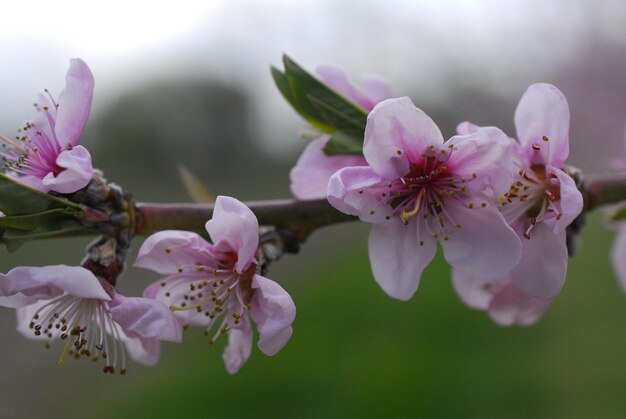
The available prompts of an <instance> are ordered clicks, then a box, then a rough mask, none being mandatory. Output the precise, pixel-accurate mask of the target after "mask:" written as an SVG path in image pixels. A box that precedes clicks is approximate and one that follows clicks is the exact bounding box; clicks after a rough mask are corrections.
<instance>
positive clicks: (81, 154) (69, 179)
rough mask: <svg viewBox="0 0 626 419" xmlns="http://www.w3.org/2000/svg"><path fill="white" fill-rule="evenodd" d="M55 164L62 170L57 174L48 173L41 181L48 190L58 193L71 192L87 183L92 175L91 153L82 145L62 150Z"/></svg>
mask: <svg viewBox="0 0 626 419" xmlns="http://www.w3.org/2000/svg"><path fill="white" fill-rule="evenodd" d="M56 164H57V165H58V166H59V167H62V168H63V169H64V170H63V171H62V172H61V173H59V174H58V175H56V176H54V174H53V173H48V175H46V176H45V177H44V178H43V179H42V180H41V183H42V184H43V185H45V186H46V187H47V188H48V189H49V190H52V191H55V192H60V193H65V194H67V193H73V192H76V191H78V190H80V189H82V188H84V187H85V186H87V185H88V184H89V182H90V181H91V178H92V177H93V166H92V165H91V155H90V154H89V151H87V149H86V148H85V147H83V146H80V145H78V146H75V147H74V148H72V149H71V150H63V151H62V152H61V153H59V156H58V157H57V160H56Z"/></svg>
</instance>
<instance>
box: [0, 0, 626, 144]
mask: <svg viewBox="0 0 626 419" xmlns="http://www.w3.org/2000/svg"><path fill="white" fill-rule="evenodd" d="M625 22H626V7H625V6H624V5H623V2H621V1H619V0H616V1H600V2H593V3H592V2H583V1H550V2H545V1H515V2H513V1H496V0H493V1H460V0H457V1H402V0H385V1H373V0H349V1H337V0H299V1H280V0H264V1H254V0H229V1H218V0H213V1H188V0H179V1H177V2H156V3H155V2H149V1H123V2H122V1H108V2H98V3H97V4H96V3H88V2H84V1H63V0H60V1H54V2H32V1H20V2H17V1H11V2H5V3H4V4H3V6H2V25H0V51H1V52H2V54H3V60H2V62H3V65H2V69H1V70H0V91H1V92H2V95H0V110H1V113H0V127H1V128H2V129H1V130H2V132H4V133H5V134H11V133H12V130H13V129H14V128H13V127H16V126H17V125H18V124H20V123H21V122H22V121H23V120H24V119H26V118H27V117H28V115H29V110H30V104H31V102H32V100H33V98H34V97H35V94H36V93H37V92H39V91H40V90H41V89H42V88H43V87H47V88H49V89H50V90H52V91H53V92H57V94H58V91H59V90H60V89H61V88H62V86H63V77H62V75H63V74H64V72H65V70H66V67H67V63H68V58H70V57H81V58H83V59H84V60H85V61H86V62H87V63H88V64H89V65H90V66H91V68H92V71H93V73H94V74H95V77H96V83H97V87H96V95H95V104H94V112H96V113H97V112H99V111H101V110H102V109H103V108H105V107H106V106H107V104H109V103H112V100H114V99H115V98H116V97H117V96H118V95H119V94H120V93H122V92H126V91H129V90H132V89H136V88H137V87H138V86H140V85H142V84H147V83H150V82H151V81H153V80H156V79H181V80H182V79H189V78H193V79H205V78H206V79H218V80H220V81H222V82H224V83H229V84H236V85H238V86H242V87H244V88H246V89H248V90H249V91H250V92H251V93H252V94H253V99H252V100H253V109H252V112H253V117H254V119H255V125H256V129H257V135H258V137H259V139H260V141H262V144H263V148H265V149H266V150H270V151H271V152H281V151H282V152H284V154H288V155H292V154H293V153H294V149H298V148H301V147H302V144H301V143H298V142H297V141H293V138H294V137H295V135H294V132H293V129H294V127H295V126H296V122H297V121H298V120H297V118H296V117H295V115H294V114H293V112H291V111H290V110H289V108H288V107H287V105H286V104H284V103H283V101H282V98H281V97H280V96H279V95H278V94H277V92H276V91H275V88H274V87H273V84H272V82H271V78H270V77H269V72H268V67H269V65H271V64H273V65H280V57H281V54H282V53H283V52H285V53H288V54H290V55H291V56H292V57H293V58H294V59H296V60H297V61H299V62H300V63H301V64H303V65H304V66H305V67H307V68H309V69H313V68H315V66H316V65H318V64H321V63H336V64H339V65H341V66H343V67H345V68H346V69H347V70H348V71H349V72H350V73H351V74H352V75H353V76H355V77H356V76H358V75H359V74H361V73H363V72H375V73H378V74H380V75H382V76H384V77H385V78H387V79H388V80H390V82H391V84H392V86H393V90H394V92H395V93H396V94H397V95H405V94H411V95H412V97H413V99H414V100H415V101H416V104H417V105H418V106H420V107H422V108H424V109H425V110H426V111H427V112H429V107H431V106H432V107H435V106H438V107H448V108H450V107H454V105H455V104H454V103H451V98H452V99H456V96H458V94H459V92H461V91H462V88H463V87H468V88H470V89H471V90H472V91H481V92H483V94H484V95H485V96H495V97H500V98H505V99H506V100H508V101H509V102H508V103H510V108H511V109H514V105H515V103H516V102H517V99H518V98H519V96H520V95H521V93H522V92H523V91H524V89H525V88H526V87H527V86H528V85H529V84H531V83H533V82H537V81H551V82H557V81H559V80H561V78H562V77H565V76H567V75H570V78H569V80H570V84H571V85H572V86H573V87H572V86H565V87H568V88H570V90H574V87H576V88H582V87H581V84H582V85H584V83H581V81H583V82H584V80H587V79H588V77H587V76H588V75H587V74H585V75H584V77H583V76H582V75H581V79H580V80H579V79H577V78H576V77H573V80H572V77H571V74H572V69H573V68H577V67H579V66H580V65H581V64H589V60H588V59H586V57H587V56H588V55H589V54H590V53H593V52H594V51H596V52H597V51H598V49H602V48H610V49H617V50H619V51H620V53H623V52H624V44H625V42H626V41H625V40H626V36H625V35H626V30H625V29H624V28H625V27H626V25H625V24H624V23H625ZM622 55H623V54H622ZM593 60H595V61H597V60H600V61H601V60H602V57H600V58H598V57H597V56H596V57H595V58H594V59H593ZM618 61H619V62H618V63H615V62H614V63H612V64H613V65H615V66H616V67H615V69H613V71H610V70H609V74H613V75H614V76H615V77H618V76H619V77H621V74H624V70H626V64H625V63H624V62H623V61H624V60H623V59H622V60H618ZM605 69H606V67H605ZM596 70H597V69H596ZM620 71H621V73H620ZM596 72H597V71H596ZM622 85H623V82H622ZM583 87H584V86H583ZM562 89H563V90H566V89H565V88H563V87H562ZM609 91H610V92H613V93H614V92H615V86H612V88H611V89H609ZM620 92H624V93H625V94H626V88H623V89H622V90H621V91H620ZM565 93H566V95H567V94H568V93H571V92H568V91H566V92H565ZM588 96H589V94H588V92H586V91H585V92H584V93H583V94H581V97H582V98H583V99H582V101H583V102H584V98H586V97H588ZM619 99H621V101H622V102H626V101H625V100H624V99H626V97H621V98H619ZM599 103H600V105H601V104H602V103H603V102H602V100H599ZM604 103H607V109H608V111H609V112H616V107H615V106H614V105H612V104H611V105H609V101H605V102H604ZM573 108H574V106H573ZM592 108H593V109H594V111H596V112H602V107H601V106H600V108H598V105H597V104H596V103H593V106H592ZM507 110H508V108H507ZM621 110H622V108H619V109H617V111H618V113H619V111H621ZM624 113H626V111H625V112H624ZM624 113H622V114H621V115H619V117H617V116H616V117H614V118H613V122H612V124H610V125H611V126H610V127H609V128H607V131H606V132H601V133H599V134H601V135H596V136H601V137H611V140H612V141H614V142H615V141H617V139H618V138H619V139H620V140H621V136H622V131H623V126H624V122H623V120H624V119H626V118H624ZM507 118H508V120H512V115H507ZM618 119H619V120H620V122H619V123H618ZM477 122H481V123H484V124H494V123H495V122H490V121H477ZM587 125H588V124H587ZM600 125H602V126H605V125H606V124H600ZM503 128H505V129H506V128H507V127H503ZM593 132H594V133H596V134H597V133H598V131H597V129H595V130H594V131H593ZM445 134H447V135H451V134H452V133H451V132H448V133H445ZM594 140H595V139H594ZM617 147H618V146H613V151H616V150H617ZM620 147H621V146H620ZM573 148H574V151H575V152H576V147H573ZM585 150H586V149H584V148H583V151H585Z"/></svg>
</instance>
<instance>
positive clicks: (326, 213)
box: [135, 199, 357, 242]
mask: <svg viewBox="0 0 626 419" xmlns="http://www.w3.org/2000/svg"><path fill="white" fill-rule="evenodd" d="M245 204H246V205H247V206H248V207H249V208H250V209H251V210H252V212H254V214H255V215H256V217H257V219H258V220H259V224H261V225H272V226H275V227H276V228H278V229H281V228H282V229H288V230H290V231H291V232H292V233H293V234H294V235H295V236H296V238H297V239H298V241H299V242H303V241H304V240H306V238H307V237H308V236H309V235H310V234H311V233H312V232H313V231H314V230H316V229H318V228H320V227H323V226H326V225H330V224H337V223H342V222H346V221H353V220H356V219H357V218H356V217H353V216H350V215H346V214H343V213H341V212H339V211H337V210H336V209H335V208H333V207H332V206H331V205H330V204H329V203H328V201H327V200H326V199H317V200H311V201H296V200H287V199H285V200H273V201H256V202H254V201H253V202H246V203H245ZM212 215H213V205H211V204H159V203H150V202H139V203H137V204H136V213H135V234H150V233H152V232H154V231H157V230H169V229H175V230H190V231H199V232H201V231H204V225H205V223H206V222H207V220H209V219H210V218H211V217H212Z"/></svg>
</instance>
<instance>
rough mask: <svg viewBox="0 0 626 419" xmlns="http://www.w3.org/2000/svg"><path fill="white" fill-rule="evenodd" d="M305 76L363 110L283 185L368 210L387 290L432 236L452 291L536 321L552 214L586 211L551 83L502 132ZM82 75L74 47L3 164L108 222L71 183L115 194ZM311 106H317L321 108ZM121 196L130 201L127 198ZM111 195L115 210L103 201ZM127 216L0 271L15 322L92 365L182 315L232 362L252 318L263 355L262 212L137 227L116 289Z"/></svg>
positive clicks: (272, 291) (154, 340)
mask: <svg viewBox="0 0 626 419" xmlns="http://www.w3.org/2000/svg"><path fill="white" fill-rule="evenodd" d="M318 74H319V76H320V78H321V80H322V81H323V83H324V84H325V87H324V89H325V90H324V89H322V91H323V92H325V93H326V94H327V95H328V96H329V97H332V98H333V100H336V101H337V103H339V102H341V101H343V100H344V99H345V101H346V102H347V103H348V107H349V111H350V110H351V111H354V110H355V109H356V110H357V112H356V115H357V117H356V119H354V120H357V125H358V120H359V119H358V118H359V115H360V116H361V117H362V118H361V122H362V125H365V126H364V130H362V131H358V130H357V132H360V133H363V136H362V137H363V138H362V143H363V147H362V153H361V154H359V155H356V154H336V155H332V156H331V155H327V154H326V152H327V150H326V148H327V146H328V144H329V142H330V141H332V140H333V138H332V136H331V134H332V133H331V132H325V133H321V134H320V135H319V136H318V137H317V138H316V139H314V140H313V141H311V143H310V144H309V145H308V146H307V147H306V149H305V150H304V152H303V154H302V155H301V156H300V158H299V159H298V161H297V163H296V165H295V167H294V168H293V169H292V171H291V174H290V177H291V190H292V192H293V194H294V196H295V197H296V198H297V199H298V200H301V201H305V200H312V199H327V200H328V202H329V203H330V205H331V206H332V207H334V208H335V209H337V210H338V211H341V212H343V213H345V214H348V215H352V216H356V217H358V219H360V220H361V221H363V222H366V223H369V224H372V228H371V231H370V235H369V239H368V247H369V258H370V262H371V269H372V273H373V276H374V279H375V280H376V282H377V283H378V284H379V285H380V287H381V288H382V289H383V291H384V292H385V293H387V294H388V295H389V296H391V297H393V298H395V299H399V300H408V299H410V298H411V297H412V296H413V295H414V294H415V292H416V291H417V289H418V288H419V284H420V281H421V277H422V274H423V272H424V270H425V268H426V267H427V266H428V265H429V263H430V262H431V261H432V260H433V258H434V257H435V254H436V252H437V247H439V246H440V247H441V249H442V253H443V257H444V258H445V260H446V261H447V262H448V263H449V264H450V265H451V267H452V275H451V276H452V284H453V287H454V289H455V290H456V292H457V293H458V295H459V296H460V298H461V300H462V301H463V302H464V303H465V304H466V305H468V306H469V307H471V308H475V309H479V310H485V311H487V312H488V314H489V316H490V318H491V319H492V320H493V321H494V322H496V323H497V324H500V325H503V326H510V325H530V324H533V323H535V322H536V321H537V320H538V319H539V318H540V317H541V316H542V315H543V314H544V312H545V311H546V310H547V308H548V307H549V305H550V303H551V301H552V300H553V299H554V298H555V297H556V296H557V295H558V293H559V292H560V290H561V289H562V287H563V285H564V282H565V279H566V275H567V262H568V246H567V240H568V237H567V234H566V229H567V228H568V226H570V225H571V224H572V223H573V222H574V220H575V219H577V217H579V215H580V214H581V212H582V209H583V198H582V194H581V192H580V191H579V189H578V187H577V185H576V182H575V181H574V179H573V178H572V176H571V174H570V172H569V169H568V167H567V166H566V159H567V157H568V154H569V120H570V114H569V107H568V103H567V100H566V99H565V96H564V95H563V93H561V91H559V90H558V89H557V88H556V87H555V86H552V85H550V84H545V83H539V84H533V85H531V86H530V87H529V88H528V90H527V91H526V92H525V93H524V95H523V96H522V98H521V100H520V102H519V104H518V106H517V109H516V111H515V115H514V122H515V127H516V131H517V132H516V136H515V137H510V136H509V135H507V134H506V133H505V132H503V131H502V130H501V129H499V128H497V127H495V126H479V125H476V124H473V123H471V122H468V121H464V122H461V123H459V124H458V126H457V128H456V135H453V136H452V137H451V138H449V139H447V140H446V139H445V138H444V136H443V134H442V133H441V131H440V129H439V127H438V126H437V125H436V123H435V122H434V121H433V120H432V119H431V118H430V117H429V116H428V115H427V114H426V113H425V112H424V111H423V110H421V109H419V108H417V107H416V106H415V105H414V104H413V102H412V101H411V100H410V99H409V98H408V97H395V98H394V97H392V93H391V89H390V88H389V86H388V85H387V84H386V82H384V81H383V80H382V79H380V78H379V77H376V76H365V77H363V78H362V79H361V82H360V85H358V86H357V85H354V84H353V83H352V82H351V81H350V80H349V78H348V76H347V74H346V73H345V72H344V71H343V70H341V69H339V68H336V67H331V66H324V67H320V68H319V69H318ZM277 77H286V76H285V75H284V74H283V75H278V76H277ZM308 82H310V80H308ZM326 87H328V88H330V89H331V92H330V93H328V89H326ZM93 89H94V79H93V76H92V74H91V71H90V70H89V68H88V67H87V65H86V64H85V63H84V62H83V61H82V60H80V59H73V60H71V61H70V68H69V70H68V72H67V75H66V87H65V89H64V90H63V91H62V92H61V94H60V95H59V98H58V100H55V99H54V98H53V96H52V95H51V94H50V93H49V92H47V91H46V94H45V95H41V96H40V98H39V99H38V102H37V103H36V104H35V108H36V111H37V114H36V117H35V119H34V120H33V121H30V122H27V123H25V124H24V125H23V126H22V128H20V130H19V131H18V135H17V136H16V137H15V138H13V139H10V138H8V137H5V136H0V140H1V141H2V142H3V148H2V150H0V155H1V156H2V158H3V159H4V161H5V166H4V170H3V171H4V175H3V176H2V178H3V181H5V180H7V179H9V180H10V183H15V182H17V183H19V184H21V185H22V186H23V187H24V188H25V189H28V190H29V192H30V193H37V194H39V197H41V196H44V197H47V198H46V199H52V198H51V197H54V199H59V200H60V201H61V202H70V203H72V205H75V206H76V207H77V208H80V210H81V211H83V212H82V213H81V217H83V218H84V220H87V221H89V220H90V219H91V218H90V217H93V219H96V220H99V221H102V220H108V221H111V220H110V219H111V218H114V217H109V215H110V214H108V213H106V211H104V212H103V211H102V210H103V208H104V206H102V207H97V205H95V204H94V205H95V206H96V208H91V207H90V205H91V204H93V202H100V201H97V200H96V201H93V200H92V201H90V200H89V199H87V200H85V198H84V196H85V195H89V193H92V192H93V193H96V194H99V196H104V198H103V199H112V200H113V201H115V199H116V198H115V197H116V195H115V194H114V193H113V194H110V193H109V192H110V191H112V190H118V189H119V188H117V187H110V188H109V186H107V185H106V181H104V180H103V178H102V177H101V174H100V172H99V171H97V170H96V169H94V168H93V167H92V163H91V156H90V154H89V152H88V151H87V149H86V148H84V147H83V146H81V145H79V141H80V139H81V136H82V132H83V129H84V126H85V124H86V121H87V118H88V116H89V113H90V109H91V101H92V96H93ZM299 93H302V92H299ZM287 95H289V93H287ZM300 96H302V95H301V94H300ZM304 96H305V97H306V95H304ZM328 96H327V97H328ZM292 99H293V97H292ZM320 103H322V104H323V105H320V106H322V107H323V106H327V107H328V109H325V111H326V112H328V111H329V110H333V109H334V108H333V106H329V105H328V104H326V105H324V102H320ZM344 104H345V103H344ZM332 105H335V103H334V102H333V103H332ZM350 107H351V108H350ZM354 107H356V108H354ZM339 113H341V112H339ZM366 115H367V118H366ZM309 116H310V115H309ZM312 119H313V120H315V118H312ZM365 121H366V122H365ZM318 122H319V121H318ZM350 123H351V124H353V123H354V121H353V120H351V121H350ZM320 125H321V126H324V124H320ZM352 128H354V127H352ZM359 135H360V134H359ZM352 139H354V136H353V137H352ZM357 141H359V140H358V139H357ZM359 145H360V143H357V146H359ZM352 151H353V149H350V152H352ZM22 186H20V187H22ZM107 188H109V189H107ZM116 188H117V189H116ZM35 191H37V192H35ZM85 191H91V192H89V193H88V192H85ZM94 191H95V192H94ZM103 191H104V192H103ZM81 193H82V195H81ZM109 195H113V198H111V196H109ZM63 200H65V201H63ZM98 205H99V204H98ZM116 205H117V204H116ZM129 206H130V207H131V208H130V210H129V212H133V211H134V210H136V207H132V204H129ZM118 207H119V208H125V207H124V205H121V206H119V205H118V206H115V205H113V206H112V207H111V208H114V209H116V208H118ZM106 208H109V207H106ZM0 209H2V210H4V208H0ZM327 209H328V210H329V211H331V212H333V211H334V210H333V208H331V207H330V206H327ZM55 211H56V212H55ZM53 212H54V214H55V215H56V214H58V213H59V212H62V211H58V208H57V209H55V210H53ZM333 213H334V214H335V215H337V213H336V212H333ZM9 215H11V214H9ZM115 215H119V214H115ZM125 215H126V216H128V214H125ZM17 216H18V217H21V216H22V214H17ZM0 217H5V214H3V213H2V212H0ZM107 217H108V218H107ZM22 219H23V217H22ZM41 219H42V220H45V219H46V218H45V217H43V218H41ZM121 219H124V217H121ZM306 221H310V220H306ZM203 222H204V220H203ZM127 224H128V225H130V226H131V227H128V225H125V224H124V223H123V222H122V223H119V224H116V225H113V224H112V222H111V225H109V226H107V228H106V229H102V237H101V238H99V239H98V240H96V241H95V242H94V243H92V244H91V245H90V247H89V248H88V254H87V256H86V257H85V259H84V260H83V261H82V263H81V265H80V266H67V265H54V266H45V267H16V268H14V269H12V270H10V271H9V272H7V273H6V274H0V305H1V306H5V307H10V308H15V309H16V310H17V318H18V330H19V331H20V332H21V333H22V334H23V335H25V336H27V337H30V338H33V339H38V340H43V341H45V342H46V345H50V344H52V343H53V342H54V341H58V340H61V341H64V345H63V349H62V352H61V358H60V363H64V361H65V359H66V358H67V357H74V358H77V359H79V358H88V359H91V360H92V361H100V362H102V363H103V364H104V365H103V371H104V372H105V373H114V372H116V371H119V372H120V373H122V374H123V373H125V371H126V357H127V356H129V357H130V358H132V359H133V360H135V361H136V362H139V363H142V364H145V365H153V364H155V363H156V362H157V361H158V358H159V352H160V342H161V341H169V342H180V341H181V340H182V336H183V333H182V332H183V330H185V329H187V328H188V327H190V326H193V327H199V328H200V329H201V330H203V332H204V334H205V336H206V337H207V340H208V343H209V344H213V343H215V342H216V341H217V340H218V339H219V337H220V336H222V335H227V338H226V340H227V342H226V346H225V350H224V352H223V360H224V364H225V366H226V370H227V371H228V372H229V373H231V374H234V373H236V372H237V371H238V370H239V369H240V368H241V367H242V365H243V364H244V363H245V362H246V360H247V359H248V358H249V357H250V355H251V352H252V343H253V340H254V339H253V337H254V332H253V328H252V326H253V323H254V324H255V325H256V329H257V332H258V342H257V346H258V348H259V349H260V350H261V352H263V353H264V354H266V355H274V354H276V353H277V352H279V351H280V350H281V349H282V348H283V347H284V346H285V344H286V343H287V342H288V341H289V339H290V338H291V335H292V323H293V321H294V319H295V313H296V308H295V304H294V302H293V300H292V298H291V297H290V296H289V294H288V293H287V292H286V291H285V290H284V289H283V288H282V287H281V286H280V285H278V284H277V283H276V282H274V281H272V280H270V279H268V278H266V277H265V276H264V275H265V271H266V268H267V264H268V263H269V262H268V260H270V261H273V260H274V259H276V257H274V259H272V257H268V255H267V254H266V252H267V250H266V249H265V248H264V247H263V246H262V245H261V240H260V231H261V229H262V226H260V225H259V220H258V219H257V217H256V216H255V214H254V213H253V212H252V210H251V209H250V208H248V207H247V206H246V205H245V204H243V203H242V202H240V201H238V200H237V199H235V198H232V197H227V196H218V197H217V199H216V201H215V204H214V206H213V214H212V218H211V219H209V220H208V221H207V222H206V225H205V230H206V235H200V234H198V233H196V232H191V231H179V230H164V231H159V232H157V233H155V234H153V235H152V236H150V237H148V238H147V239H146V240H145V241H144V243H143V244H142V246H141V248H140V249H139V253H138V256H137V259H136V261H135V263H134V266H135V267H138V268H144V269H148V270H151V271H153V272H155V273H156V274H158V275H160V276H161V278H160V279H159V280H157V281H156V282H154V283H153V284H152V285H150V286H148V287H147V288H146V289H145V291H144V293H143V296H142V297H126V296H124V295H122V294H120V293H119V292H118V291H117V288H116V285H117V278H118V276H119V275H120V274H121V272H122V270H123V268H124V261H125V258H126V254H127V250H128V247H129V242H130V239H131V238H132V235H133V234H134V231H133V227H132V221H129V222H128V223H127ZM90 226H92V225H90ZM124 229H127V231H123V233H124V234H122V230H124ZM620 229H621V231H622V234H621V235H620V236H619V239H618V241H617V244H616V247H615V253H614V255H616V256H614V258H615V263H616V266H617V269H618V273H619V274H620V275H621V277H622V278H626V265H625V264H624V260H623V259H622V258H621V257H620V256H619V255H620V254H622V253H623V252H624V249H625V248H626V227H624V226H623V225H622V226H620ZM202 233H203V234H204V232H202ZM1 234H4V231H3V230H1V229H0V238H1V237H2V236H1ZM207 238H208V240H207ZM279 253H280V251H279ZM622 282H623V284H626V280H624V279H623V280H622ZM625 289H626V286H625ZM222 340H224V339H222Z"/></svg>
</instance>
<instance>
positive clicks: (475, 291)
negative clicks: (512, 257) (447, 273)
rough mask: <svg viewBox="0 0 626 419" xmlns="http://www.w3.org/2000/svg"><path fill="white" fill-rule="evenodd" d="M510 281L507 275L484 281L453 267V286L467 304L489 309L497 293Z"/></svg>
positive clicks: (476, 307) (471, 306)
mask: <svg viewBox="0 0 626 419" xmlns="http://www.w3.org/2000/svg"><path fill="white" fill-rule="evenodd" d="M507 280H508V281H510V278H508V277H507V276H505V277H503V278H499V279H497V280H494V281H484V280H482V279H478V278H474V277H472V276H470V275H467V274H466V273H465V272H463V271H461V270H460V269H452V286H453V287H454V290H455V291H456V293H457V295H458V296H459V298H461V301H463V303H465V305H466V306H468V307H470V308H473V309H476V310H487V308H488V307H489V303H490V301H491V300H492V298H493V296H494V294H495V293H497V292H498V290H499V289H501V288H502V286H503V285H504V284H505V283H506V281H507Z"/></svg>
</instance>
